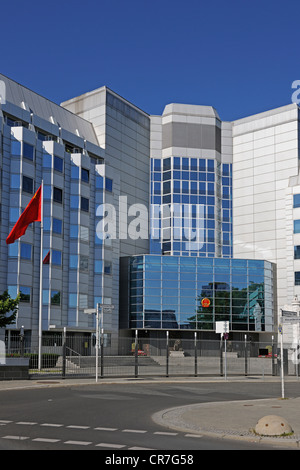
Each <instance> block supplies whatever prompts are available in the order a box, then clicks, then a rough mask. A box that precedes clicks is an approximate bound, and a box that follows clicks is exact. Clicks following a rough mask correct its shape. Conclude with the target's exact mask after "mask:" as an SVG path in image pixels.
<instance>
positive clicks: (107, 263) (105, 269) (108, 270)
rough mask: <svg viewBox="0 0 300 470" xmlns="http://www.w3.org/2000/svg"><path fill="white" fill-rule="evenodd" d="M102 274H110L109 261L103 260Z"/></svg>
mask: <svg viewBox="0 0 300 470" xmlns="http://www.w3.org/2000/svg"><path fill="white" fill-rule="evenodd" d="M104 274H111V263H110V262H109V261H105V262H104Z"/></svg>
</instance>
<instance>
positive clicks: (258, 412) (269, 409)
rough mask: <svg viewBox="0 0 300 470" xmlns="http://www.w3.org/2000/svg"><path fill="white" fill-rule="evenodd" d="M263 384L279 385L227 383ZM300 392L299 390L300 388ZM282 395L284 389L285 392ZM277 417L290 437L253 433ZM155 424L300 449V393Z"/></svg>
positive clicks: (47, 383) (185, 412)
mask: <svg viewBox="0 0 300 470" xmlns="http://www.w3.org/2000/svg"><path fill="white" fill-rule="evenodd" d="M253 379H257V381H262V380H263V381H264V382H268V383H270V385H271V384H272V383H277V384H278V383H280V378H279V377H264V378H263V379H261V378H259V377H234V378H230V377H229V378H227V379H226V381H227V382H231V383H233V382H252V383H253ZM134 382H142V383H147V382H148V383H151V384H152V385H153V383H155V382H156V383H185V384H186V383H199V382H202V383H216V382H223V383H224V378H221V377H196V378H193V377H184V378H182V377H181V378H180V377H178V378H177V377H172V378H152V377H151V379H150V378H149V379H147V378H145V379H142V378H137V379H134V378H105V379H98V382H97V383H96V381H95V379H92V378H88V379H85V378H71V379H60V378H57V379H56V378H53V379H52V378H51V379H49V378H47V379H46V378H41V379H34V380H33V379H31V380H8V381H0V399H1V391H4V390H18V389H30V388H48V387H66V386H80V385H82V386H84V385H95V384H96V385H99V386H101V385H103V384H110V385H111V384H120V383H123V384H124V383H127V384H128V383H134ZM286 382H296V383H299V386H300V378H297V377H295V378H293V377H287V378H286V379H285V383H286ZM299 391H300V388H299ZM282 392H283V389H282ZM269 415H276V416H278V417H282V418H284V420H285V421H287V422H288V424H289V425H290V426H291V428H292V431H293V432H292V433H291V434H290V435H287V436H267V435H264V436H262V435H258V434H256V433H255V432H254V429H255V426H256V424H257V422H258V421H259V420H260V419H261V418H263V417H266V416H269ZM152 418H153V420H154V421H155V422H156V423H157V424H160V425H162V426H165V427H167V428H170V429H173V430H178V431H182V432H188V433H191V434H196V435H199V434H200V435H206V436H211V437H214V438H216V437H217V438H220V439H238V440H244V441H248V442H256V443H261V444H268V445H269V444H272V445H276V446H279V447H283V448H284V447H285V448H295V449H298V448H300V393H299V397H287V396H286V395H285V393H284V394H283V393H282V396H281V397H277V398H268V399H257V400H237V401H224V402H212V403H198V404H193V405H186V406H181V407H176V408H169V409H165V410H161V411H159V412H158V413H155V414H154V415H153V416H152Z"/></svg>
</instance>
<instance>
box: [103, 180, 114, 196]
mask: <svg viewBox="0 0 300 470" xmlns="http://www.w3.org/2000/svg"><path fill="white" fill-rule="evenodd" d="M105 189H106V191H109V192H110V193H111V192H112V190H113V181H112V179H110V178H105Z"/></svg>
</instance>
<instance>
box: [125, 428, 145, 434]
mask: <svg viewBox="0 0 300 470" xmlns="http://www.w3.org/2000/svg"><path fill="white" fill-rule="evenodd" d="M122 432H137V433H141V434H143V433H145V432H147V431H143V430H140V429H123V430H122Z"/></svg>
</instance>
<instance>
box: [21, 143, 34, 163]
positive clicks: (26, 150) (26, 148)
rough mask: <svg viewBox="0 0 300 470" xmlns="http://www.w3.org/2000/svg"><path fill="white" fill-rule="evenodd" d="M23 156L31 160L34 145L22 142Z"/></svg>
mask: <svg viewBox="0 0 300 470" xmlns="http://www.w3.org/2000/svg"><path fill="white" fill-rule="evenodd" d="M23 157H24V158H27V160H31V161H33V157H34V147H33V146H32V145H30V144H27V142H23Z"/></svg>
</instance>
